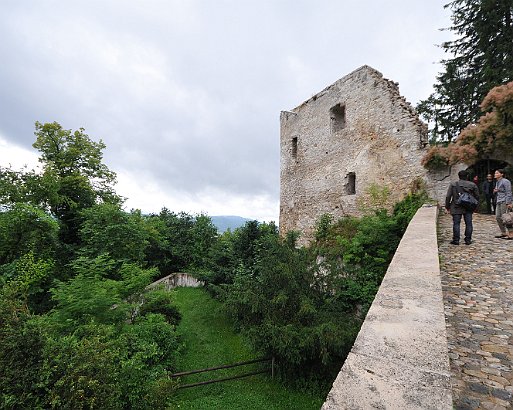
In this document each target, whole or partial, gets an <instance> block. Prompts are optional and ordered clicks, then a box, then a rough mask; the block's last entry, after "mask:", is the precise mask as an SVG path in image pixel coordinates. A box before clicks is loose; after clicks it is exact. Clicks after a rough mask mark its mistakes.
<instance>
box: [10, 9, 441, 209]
mask: <svg viewBox="0 0 513 410" xmlns="http://www.w3.org/2000/svg"><path fill="white" fill-rule="evenodd" d="M446 14H447V12H446V11H443V2H441V1H432V2H429V4H428V2H412V1H409V0H387V1H384V0H382V1H370V0H367V1H356V0H352V1H345V2H340V1H335V0H322V1H316V2H313V1H308V0H296V1H292V0H283V1H271V0H259V1H243V2H241V1H235V0H230V1H228V0H221V1H216V2H212V1H202V0H196V1H187V2H184V1H178V0H175V1H163V0H162V1H151V2H138V1H121V0H116V1H109V2H105V1H99V0H94V1H84V0H81V1H73V2H66V1H63V0H54V1H45V2H39V1H35V0H33V1H24V2H18V1H9V0H8V1H4V2H2V4H1V5H0V37H1V38H2V42H0V54H1V55H2V57H3V58H2V59H3V64H0V89H1V90H2V92H1V93H0V105H1V107H2V109H1V110H0V134H1V135H3V136H4V137H6V138H7V139H8V140H9V141H11V142H12V143H16V144H18V145H21V146H24V147H30V145H31V144H32V143H33V141H34V136H33V124H34V122H35V121H36V120H38V121H42V122H46V121H58V122H60V123H61V124H62V125H63V126H64V127H65V128H70V129H77V128H79V127H84V128H85V129H86V132H87V133H88V134H89V135H90V136H91V137H92V138H94V139H99V138H101V139H103V140H104V142H105V143H106V145H107V150H106V151H105V159H106V161H107V162H108V164H109V166H110V167H111V169H113V170H114V171H124V170H127V171H130V172H132V173H134V175H141V176H143V177H144V178H147V179H149V180H151V181H153V182H156V183H158V184H159V186H161V187H162V190H166V189H169V190H170V191H173V190H179V191H190V192H191V193H194V192H202V191H204V190H205V189H208V188H209V187H210V188H215V189H216V190H219V191H221V192H225V193H226V195H234V196H237V195H242V196H247V195H251V194H257V195H269V196H270V197H271V198H274V199H276V198H277V197H278V193H279V154H278V153H279V112H280V110H284V109H291V108H293V107H295V106H297V105H298V104H300V103H301V102H302V101H304V100H306V99H308V98H309V97H310V96H311V95H312V94H314V93H316V92H318V91H320V90H321V89H323V88H324V87H326V86H327V85H329V84H330V83H332V82H333V81H335V80H337V79H338V78H340V77H342V76H343V75H345V74H347V73H349V72H350V71H352V70H354V69H356V68H358V67H359V66H361V65H363V64H370V65H372V66H374V67H375V68H376V69H378V70H380V71H382V72H383V73H384V74H385V76H387V77H389V78H391V79H393V80H395V81H399V82H400V83H401V91H402V92H403V93H405V91H407V92H408V93H409V95H408V93H406V97H407V98H408V99H409V100H410V101H411V100H413V102H415V101H416V100H418V99H420V98H425V97H427V94H426V92H429V90H430V86H431V84H432V83H433V82H434V76H435V74H436V67H434V66H433V65H432V62H433V61H437V60H439V59H440V57H441V55H440V50H439V49H437V48H436V47H435V46H434V44H437V43H440V42H441V37H439V36H440V34H439V32H438V31H437V30H438V29H439V28H440V27H441V26H443V25H444V21H446V20H447V16H446ZM444 19H445V20H444ZM418 50H422V51H421V52H419V51H418ZM428 60H429V61H428ZM419 90H421V91H419Z"/></svg>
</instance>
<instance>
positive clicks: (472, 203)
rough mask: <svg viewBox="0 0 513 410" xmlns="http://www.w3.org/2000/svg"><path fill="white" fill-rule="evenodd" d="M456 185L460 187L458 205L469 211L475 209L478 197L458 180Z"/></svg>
mask: <svg viewBox="0 0 513 410" xmlns="http://www.w3.org/2000/svg"><path fill="white" fill-rule="evenodd" d="M456 186H457V187H458V189H457V192H458V198H457V199H456V205H458V206H461V207H462V208H464V209H466V210H467V211H472V212H473V211H475V210H476V208H477V205H478V202H477V199H476V198H474V196H473V195H472V194H471V193H470V192H469V191H468V188H465V187H462V186H461V185H460V184H459V183H458V182H457V183H456ZM461 190H463V192H460V191H461Z"/></svg>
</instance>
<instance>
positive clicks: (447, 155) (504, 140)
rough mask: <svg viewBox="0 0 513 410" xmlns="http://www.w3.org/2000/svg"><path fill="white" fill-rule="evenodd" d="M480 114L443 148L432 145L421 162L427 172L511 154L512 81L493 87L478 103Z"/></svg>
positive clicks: (512, 137)
mask: <svg viewBox="0 0 513 410" xmlns="http://www.w3.org/2000/svg"><path fill="white" fill-rule="evenodd" d="M480 107H481V110H482V112H484V114H483V115H482V116H481V117H480V118H479V120H478V122H477V123H476V124H470V125H468V126H467V127H466V128H465V129H463V131H461V133H460V135H459V136H458V138H457V139H456V141H454V143H451V144H449V145H447V146H432V147H430V149H429V150H428V152H427V153H426V155H425V156H424V158H423V159H422V165H424V166H425V167H426V168H428V169H437V168H444V167H447V166H449V165H455V164H457V163H459V162H463V163H466V164H469V165H470V164H473V163H475V162H476V161H478V160H480V159H485V158H489V157H490V156H492V157H493V156H494V155H495V154H496V153H497V152H500V153H501V154H503V155H504V154H506V155H507V154H511V153H513V81H511V82H509V83H507V84H504V85H501V86H498V87H494V88H492V89H491V90H490V92H489V93H488V94H487V95H486V97H485V98H484V100H483V101H482V103H481V105H480Z"/></svg>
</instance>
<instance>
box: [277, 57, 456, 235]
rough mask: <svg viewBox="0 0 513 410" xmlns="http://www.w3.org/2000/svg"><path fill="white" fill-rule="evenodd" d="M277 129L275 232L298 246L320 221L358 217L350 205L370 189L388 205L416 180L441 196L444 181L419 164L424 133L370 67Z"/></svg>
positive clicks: (394, 88) (394, 87)
mask: <svg viewBox="0 0 513 410" xmlns="http://www.w3.org/2000/svg"><path fill="white" fill-rule="evenodd" d="M334 107H335V108H334ZM337 107H338V108H337ZM280 126H281V132H280V134H281V140H280V150H281V151H280V157H281V170H280V180H281V192H280V231H281V233H282V234H283V233H285V232H287V231H289V230H297V231H300V232H302V237H301V239H300V242H301V243H306V242H307V241H308V240H309V239H311V236H312V233H313V230H314V227H315V223H316V221H317V220H318V218H319V217H320V216H321V215H322V214H324V213H329V214H332V215H333V216H334V217H335V218H340V217H342V216H345V215H359V214H360V210H359V207H358V203H357V200H358V199H359V198H362V199H364V197H365V195H366V192H367V191H368V188H369V187H370V186H371V185H372V184H377V185H379V186H381V187H383V186H387V187H388V188H389V189H390V192H391V196H390V202H391V203H394V202H397V201H398V200H400V199H402V198H403V197H404V195H406V194H407V193H408V192H410V189H411V187H412V184H414V181H416V180H417V181H418V180H422V181H424V183H425V184H426V187H427V189H428V192H430V193H431V194H432V196H433V197H434V198H439V199H440V198H443V195H444V194H445V192H442V191H443V190H440V187H439V185H440V184H437V183H436V180H440V179H441V180H444V179H450V175H449V174H448V173H447V174H444V175H442V174H443V173H442V174H441V175H431V176H430V175H428V173H427V171H426V170H425V169H424V168H423V167H422V165H421V163H420V161H421V159H422V157H423V156H424V154H425V152H426V149H427V148H426V145H427V126H426V125H425V124H424V123H423V122H422V121H420V120H419V118H418V116H417V115H416V113H415V111H414V109H413V108H412V107H411V105H410V104H409V103H408V102H406V100H405V99H404V97H402V96H401V95H400V93H399V88H398V84H397V83H394V82H392V81H390V80H387V79H385V78H383V75H382V74H381V73H380V72H378V71H377V70H375V69H373V68H371V67H369V66H363V67H361V68H359V69H357V70H355V71H353V72H352V73H350V74H348V75H347V76H345V77H343V78H341V79H340V80H338V81H336V82H335V83H334V84H332V85H330V86H329V87H327V88H326V89H324V90H323V91H321V92H320V93H318V94H316V95H314V96H313V97H312V98H310V99H309V100H307V101H305V102H304V103H302V104H301V105H300V106H298V107H296V108H294V109H293V110H292V111H282V113H281V116H280ZM351 174H353V175H354V177H353V176H351ZM353 178H354V193H352V188H353V186H352V185H353V182H352V179H353ZM437 189H438V190H439V191H440V192H437V191H436V190H437Z"/></svg>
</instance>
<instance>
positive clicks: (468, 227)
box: [452, 212, 473, 242]
mask: <svg viewBox="0 0 513 410" xmlns="http://www.w3.org/2000/svg"><path fill="white" fill-rule="evenodd" d="M461 217H463V219H464V220H465V242H470V241H471V240H472V231H473V227H472V212H467V213H465V214H463V215H462V214H453V215H452V240H453V241H454V242H459V241H460V225H461Z"/></svg>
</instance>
